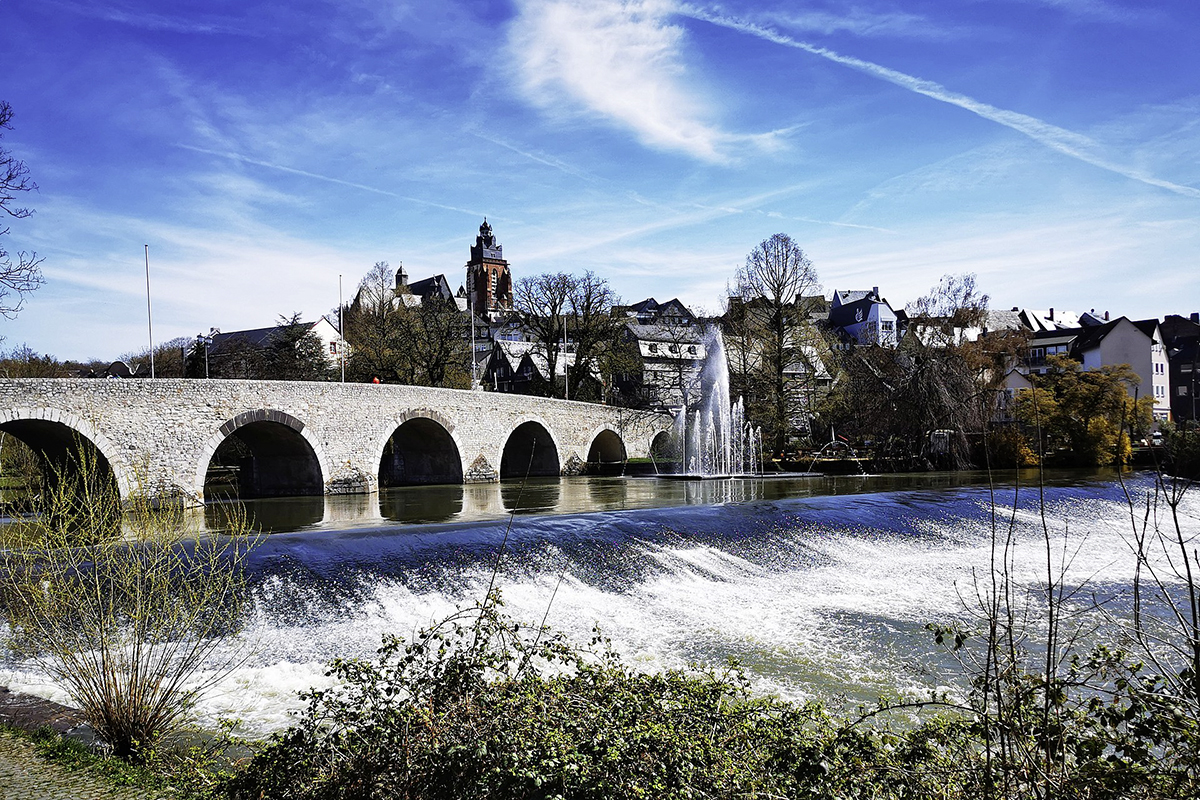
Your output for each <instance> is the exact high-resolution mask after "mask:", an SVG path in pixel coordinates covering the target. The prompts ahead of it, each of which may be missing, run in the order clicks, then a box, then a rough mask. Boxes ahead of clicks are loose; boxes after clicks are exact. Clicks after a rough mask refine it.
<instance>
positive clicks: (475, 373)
mask: <svg viewBox="0 0 1200 800" xmlns="http://www.w3.org/2000/svg"><path fill="white" fill-rule="evenodd" d="M467 302H468V304H469V306H470V308H469V309H468V311H469V312H470V314H471V388H472V389H474V388H475V386H476V385H477V384H478V383H479V369H478V367H477V366H476V364H475V293H474V292H471V293H470V294H468V295H467Z"/></svg>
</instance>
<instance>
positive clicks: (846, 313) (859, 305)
mask: <svg viewBox="0 0 1200 800" xmlns="http://www.w3.org/2000/svg"><path fill="white" fill-rule="evenodd" d="M872 306H884V307H886V308H887V309H888V311H892V307H891V306H890V305H888V302H887V301H886V300H880V299H879V298H877V297H876V296H875V295H874V294H872V293H870V292H867V294H866V296H865V297H860V298H858V299H857V300H854V301H852V302H849V303H843V304H842V305H840V306H837V307H836V308H831V309H829V322H830V324H832V325H836V326H837V327H839V328H845V327H847V326H849V325H853V324H855V323H857V322H865V321H866V320H867V318H868V317H869V316H870V315H871V307H872ZM860 312H861V314H862V316H859V314H860ZM895 313H896V312H894V311H892V314H893V316H894V315H895Z"/></svg>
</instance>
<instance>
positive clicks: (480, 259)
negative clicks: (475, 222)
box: [467, 218, 512, 317]
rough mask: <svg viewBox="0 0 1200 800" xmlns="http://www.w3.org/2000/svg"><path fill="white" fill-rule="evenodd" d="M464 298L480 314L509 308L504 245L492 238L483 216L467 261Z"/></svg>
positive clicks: (507, 275) (508, 277)
mask: <svg viewBox="0 0 1200 800" xmlns="http://www.w3.org/2000/svg"><path fill="white" fill-rule="evenodd" d="M467 302H468V303H469V304H470V306H471V307H472V308H474V309H475V313H476V314H478V315H479V316H481V317H486V316H488V315H489V314H491V313H492V312H495V311H501V310H504V309H509V308H512V275H511V274H510V273H509V271H508V262H507V261H505V260H504V248H503V247H501V246H500V243H499V242H497V241H496V237H495V235H493V234H492V226H491V225H489V224H488V221H487V219H486V218H485V219H484V220H483V224H482V225H480V226H479V235H478V236H476V237H475V244H474V245H472V246H471V260H470V261H468V262H467Z"/></svg>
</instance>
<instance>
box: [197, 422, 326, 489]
mask: <svg viewBox="0 0 1200 800" xmlns="http://www.w3.org/2000/svg"><path fill="white" fill-rule="evenodd" d="M234 437H236V439H237V440H238V442H240V443H241V444H242V445H243V446H244V447H245V448H246V449H247V450H249V452H250V455H249V456H248V459H249V462H248V463H247V462H246V459H243V463H242V464H241V465H240V468H239V473H238V480H239V491H238V494H239V496H241V497H280V496H288V495H314V494H315V495H320V494H324V493H325V488H326V485H327V484H328V483H329V479H330V470H329V463H328V461H327V459H326V458H325V454H324V452H323V451H322V448H321V444H320V442H318V441H317V440H316V438H315V437H314V436H313V435H312V433H311V432H309V430H308V428H307V426H305V424H304V423H303V422H301V421H300V420H299V419H297V418H296V417H293V416H292V415H291V414H288V413H287V412H284V411H277V410H274V409H256V410H254V411H244V412H242V413H241V414H238V415H237V416H236V417H234V418H233V419H230V420H228V421H227V422H225V424H223V425H222V426H221V427H220V428H219V429H218V430H217V432H216V433H214V434H213V435H212V436H210V437H209V439H208V441H207V442H205V444H204V447H203V448H202V449H201V451H200V458H199V459H198V461H197V464H196V486H197V487H200V488H201V492H202V491H203V487H204V485H205V481H206V480H207V478H208V473H209V469H210V467H211V466H212V460H213V457H214V456H215V455H217V451H218V449H220V448H221V446H222V445H223V444H226V443H227V442H229V441H230V440H231V438H234ZM246 468H249V469H250V471H251V472H250V475H246V474H245V473H244V472H242V470H244V469H246Z"/></svg>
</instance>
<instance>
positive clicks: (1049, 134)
mask: <svg viewBox="0 0 1200 800" xmlns="http://www.w3.org/2000/svg"><path fill="white" fill-rule="evenodd" d="M678 13H680V14H682V15H683V16H686V17H691V18H692V19H697V20H700V21H702V22H708V23H711V24H713V25H719V26H721V27H723V28H729V29H730V30H735V31H740V32H741V33H748V34H750V35H751V36H757V37H758V38H760V39H765V40H766V41H768V42H774V43H775V44H780V45H783V46H784V47H793V48H795V49H797V50H803V51H804V52H806V53H811V54H813V55H815V56H820V57H821V58H824V59H827V60H829V61H832V62H834V63H836V64H841V65H843V66H847V67H850V68H851V69H856V70H858V71H859V72H865V73H866V74H868V75H872V76H874V77H876V78H880V79H882V80H885V81H887V82H888V83H892V84H895V85H896V86H899V87H901V88H904V89H908V90H909V91H911V92H916V93H917V94H923V95H925V96H926V97H931V98H933V99H934V100H938V101H941V102H943V103H949V104H950V105H952V106H958V107H959V108H962V109H965V110H967V111H970V112H971V113H972V114H976V115H978V116H980V117H983V118H984V119H989V120H991V121H992V122H997V123H999V124H1001V125H1003V126H1004V127H1006V128H1011V129H1012V130H1014V131H1017V132H1018V133H1022V134H1024V135H1026V136H1028V137H1029V138H1030V139H1033V140H1034V141H1035V142H1039V143H1041V144H1043V145H1045V146H1046V147H1049V148H1050V149H1051V150H1055V151H1057V152H1059V153H1062V154H1063V155H1067V156H1070V157H1072V158H1076V159H1078V160H1080V161H1083V162H1084V163H1087V164H1091V165H1092V166H1094V167H1099V168H1100V169H1104V170H1108V171H1109V172H1113V173H1115V174H1117V175H1121V176H1123V177H1126V178H1131V179H1133V180H1135V181H1141V182H1142V183H1145V184H1147V185H1149V186H1156V187H1158V188H1160V189H1166V190H1167V191H1171V192H1175V193H1176V194H1181V195H1184V196H1186V197H1197V198H1200V189H1197V188H1195V187H1193V186H1183V185H1181V184H1178V183H1172V182H1171V181H1164V180H1161V179H1160V178H1155V177H1154V176H1152V175H1147V174H1145V173H1143V172H1138V171H1137V170H1133V169H1130V168H1128V167H1124V166H1121V165H1120V164H1115V163H1113V162H1111V161H1108V160H1106V159H1104V158H1102V157H1100V156H1099V155H1096V154H1095V153H1094V152H1091V151H1094V150H1095V149H1096V143H1095V142H1094V141H1092V140H1091V139H1089V138H1088V137H1086V136H1083V135H1082V134H1078V133H1075V132H1074V131H1069V130H1066V129H1065V128H1060V127H1058V126H1057V125H1051V124H1050V123H1048V122H1043V121H1042V120H1040V119H1037V118H1036V117H1031V116H1029V115H1027V114H1021V113H1018V112H1016V111H1008V110H1006V109H1003V108H997V107H995V106H991V105H988V104H987V103H981V102H980V101H978V100H975V99H974V98H971V97H967V96H966V95H964V94H959V93H958V92H953V91H951V90H949V89H947V88H946V87H945V86H942V85H941V84H940V83H935V82H934V81H928V80H925V79H923V78H917V77H914V76H912V75H908V74H906V73H903V72H898V71H897V70H894V69H889V68H887V67H884V66H880V65H879V64H875V63H872V62H870V61H864V60H862V59H861V58H854V57H853V56H844V55H842V54H840V53H837V52H835V51H833V50H830V49H828V48H825V47H817V46H816V45H813V44H809V43H808V42H802V41H799V40H797V39H793V38H791V37H790V36H785V35H784V34H782V33H779V32H778V31H774V30H771V29H770V28H765V27H763V26H761V25H755V24H754V23H752V22H746V21H745V20H740V19H734V18H732V17H725V16H721V15H719V14H711V13H709V12H707V11H704V10H703V9H699V8H696V7H694V6H681V7H680V8H679V10H678Z"/></svg>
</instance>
